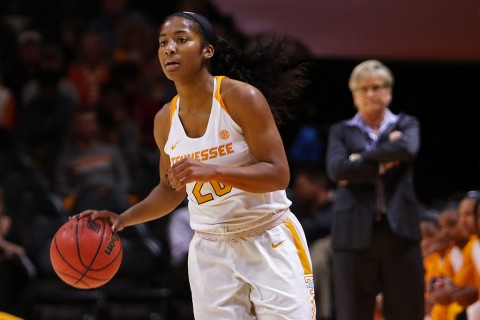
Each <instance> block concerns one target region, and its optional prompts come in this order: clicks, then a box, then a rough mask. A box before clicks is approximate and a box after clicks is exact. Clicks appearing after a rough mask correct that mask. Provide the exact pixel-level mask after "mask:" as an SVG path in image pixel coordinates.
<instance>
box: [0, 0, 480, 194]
mask: <svg viewBox="0 0 480 320" xmlns="http://www.w3.org/2000/svg"><path fill="white" fill-rule="evenodd" d="M99 2H100V1H97V0H84V1H77V0H44V1H36V0H3V1H1V3H0V17H1V19H2V21H3V22H4V21H5V19H10V18H11V17H12V16H27V17H33V18H34V19H35V20H36V21H37V22H38V24H39V25H42V26H43V28H44V30H45V31H46V33H47V34H48V33H50V34H55V32H56V31H57V28H58V22H59V21H61V20H64V19H78V18H82V17H89V16H93V15H95V14H96V13H98V12H99V10H100V9H99ZM193 2H195V1H193ZM198 2H201V1H198ZM176 3H177V1H172V0H158V1H151V0H135V1H131V3H130V6H131V7H132V8H135V9H138V10H141V11H143V12H144V13H145V15H147V16H148V17H149V18H150V19H151V21H152V23H159V22H160V21H161V19H162V18H163V17H164V16H165V14H167V13H170V12H171V11H172V10H174V8H175V6H176ZM213 3H214V4H215V5H217V7H218V8H219V10H220V11H221V12H222V13H224V14H226V15H230V16H231V18H232V21H233V22H234V24H235V25H236V26H237V27H238V28H239V30H241V31H242V32H244V33H246V34H247V35H249V36H253V35H256V34H259V33H262V32H274V33H275V34H277V35H285V34H287V35H289V36H292V37H295V38H297V39H299V40H300V41H302V42H303V43H304V44H305V45H306V46H308V47H309V49H310V51H311V53H312V55H313V57H314V59H315V60H316V62H317V69H316V70H315V78H314V83H313V84H312V86H311V88H310V90H309V98H310V99H311V102H312V103H313V104H314V105H315V107H316V112H315V116H314V117H313V118H309V120H310V121H312V122H316V123H317V124H319V125H321V126H323V127H324V128H328V126H329V125H330V124H331V123H333V122H335V121H338V120H340V119H343V118H346V117H349V116H351V115H353V113H354V109H353V105H352V101H351V96H350V93H349V91H348V89H347V81H348V76H349V74H350V72H351V70H352V68H353V67H354V66H355V65H356V64H357V63H358V62H360V61H362V60H364V59H368V58H378V59H381V60H382V61H383V62H385V63H386V64H387V65H388V66H390V67H391V69H392V71H393V73H394V75H395V78H396V85H395V88H394V92H393V94H394V99H393V104H392V109H393V111H395V112H400V111H404V112H407V113H410V114H412V115H415V116H417V117H418V118H419V120H420V122H421V125H422V147H421V152H420V155H419V158H418V162H417V167H416V183H417V190H418V195H419V197H420V199H421V200H422V201H424V202H426V203H428V202H432V201H434V200H436V199H438V198H445V197H448V196H450V195H452V194H453V193H456V192H459V191H466V190H469V189H476V188H480V186H479V181H480V179H479V178H480V174H479V169H480V168H479V160H478V154H479V152H478V150H476V149H477V147H478V142H477V141H478V137H479V135H478V129H479V125H480V122H479V118H478V115H477V114H478V110H477V109H478V108H479V106H480V105H479V99H478V96H479V94H478V92H479V88H480V86H479V85H480V81H479V79H480V4H479V3H478V1H476V0H462V1H456V0H405V1H399V0H385V1H381V2H379V1H372V0H338V1H318V0H301V1H294V0H261V1H258V0H228V1H226V0H214V1H213ZM2 35H3V33H2ZM0 43H1V44H0V59H2V61H8V58H9V57H10V56H11V54H12V53H13V51H14V50H13V48H14V45H15V43H14V42H12V39H10V38H6V37H3V36H2V37H1V38H0ZM293 125H294V124H293ZM289 130H290V129H288V128H283V129H282V132H283V133H284V134H288V132H289ZM284 137H285V138H286V139H287V140H288V139H289V138H290V137H289V136H284Z"/></svg>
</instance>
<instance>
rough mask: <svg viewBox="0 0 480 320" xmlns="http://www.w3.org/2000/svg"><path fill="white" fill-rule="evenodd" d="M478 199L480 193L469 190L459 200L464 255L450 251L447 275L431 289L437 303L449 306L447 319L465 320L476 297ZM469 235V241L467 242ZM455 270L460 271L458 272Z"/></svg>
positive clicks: (460, 242) (438, 280)
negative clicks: (467, 310) (475, 259)
mask: <svg viewBox="0 0 480 320" xmlns="http://www.w3.org/2000/svg"><path fill="white" fill-rule="evenodd" d="M479 199H480V194H478V193H471V192H469V193H467V194H466V195H465V197H464V198H463V199H462V200H461V201H460V203H459V206H458V213H459V220H458V226H459V228H463V230H464V231H461V230H459V231H458V232H459V234H458V235H460V236H461V235H462V232H464V233H465V234H464V235H463V236H464V237H465V238H464V239H463V240H460V241H459V242H458V243H457V245H458V246H461V245H462V243H464V246H463V249H462V255H461V257H460V258H459V257H457V258H455V253H454V251H451V252H449V256H450V258H449V260H448V261H449V262H447V263H446V264H445V267H444V269H443V273H444V276H443V277H442V278H439V279H437V281H435V283H434V284H433V286H432V290H431V292H430V295H431V296H432V297H433V298H434V299H435V302H436V303H438V304H440V305H443V306H449V307H448V312H447V314H448V319H462V317H464V315H465V314H466V310H465V307H467V306H469V305H470V304H472V303H474V302H475V301H476V300H477V296H478V288H477V280H476V275H475V273H476V272H475V265H474V261H473V259H472V250H473V248H474V245H475V244H476V243H477V241H478V237H477V233H478V231H477V227H476V221H475V214H474V212H475V209H476V208H477V207H478V203H479ZM458 235H457V236H458ZM467 236H468V239H469V240H468V242H465V241H466V237H467ZM457 240H458V239H457ZM455 270H458V271H457V272H455Z"/></svg>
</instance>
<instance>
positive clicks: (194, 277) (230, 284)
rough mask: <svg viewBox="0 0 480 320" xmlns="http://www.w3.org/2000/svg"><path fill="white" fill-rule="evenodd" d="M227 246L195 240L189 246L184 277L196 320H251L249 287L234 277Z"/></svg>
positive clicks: (196, 238)
mask: <svg viewBox="0 0 480 320" xmlns="http://www.w3.org/2000/svg"><path fill="white" fill-rule="evenodd" d="M229 246H230V244H228V243H225V242H221V241H211V240H206V239H202V238H200V237H198V236H195V237H194V238H193V240H192V242H191V245H190V249H189V257H188V273H189V279H190V287H191V291H192V301H193V309H194V314H195V319H196V320H199V319H200V320H201V319H204V320H215V319H251V311H252V304H251V302H250V298H249V294H250V287H249V285H247V284H246V283H245V282H244V281H243V280H241V279H240V278H238V277H236V276H235V274H234V271H233V269H232V263H231V260H230V259H229V258H228V256H229V254H228V251H229V250H231V248H229Z"/></svg>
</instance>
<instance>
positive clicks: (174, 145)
mask: <svg viewBox="0 0 480 320" xmlns="http://www.w3.org/2000/svg"><path fill="white" fill-rule="evenodd" d="M179 142H180V140H178V141H177V142H175V143H174V144H173V145H172V150H173V149H175V147H176V146H177V144H178V143H179Z"/></svg>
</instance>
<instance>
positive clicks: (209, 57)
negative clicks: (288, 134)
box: [81, 12, 315, 320]
mask: <svg viewBox="0 0 480 320" xmlns="http://www.w3.org/2000/svg"><path fill="white" fill-rule="evenodd" d="M282 49H285V48H284V46H283V45H282V42H281V41H279V42H277V43H276V44H272V45H269V46H265V47H263V48H257V51H256V52H255V53H252V54H243V53H241V52H238V51H235V50H233V49H231V48H230V47H228V46H227V43H226V42H225V40H223V39H222V38H220V37H218V36H217V35H216V34H215V33H214V31H213V28H212V25H211V24H210V23H209V22H208V21H207V19H206V18H205V17H203V16H201V15H199V14H195V13H191V12H181V13H175V14H173V15H170V16H169V17H167V18H166V20H165V21H164V22H163V24H162V25H161V28H160V36H159V49H158V57H159V61H160V64H161V66H162V68H163V71H164V72H165V74H166V76H167V77H168V78H169V79H170V80H172V81H173V82H174V83H175V86H176V89H177V93H178V95H177V96H176V97H174V99H173V100H172V101H171V102H170V103H167V104H166V105H165V106H164V107H163V108H162V109H161V110H160V111H159V112H158V114H157V115H156V117H155V120H154V121H155V122H154V134H155V139H156V142H157V144H158V147H159V149H160V152H161V156H160V177H161V179H160V183H159V184H158V186H156V187H155V188H154V189H153V190H152V191H151V193H150V194H149V195H148V196H147V197H146V198H145V199H144V200H143V201H141V202H139V203H138V204H136V205H135V206H133V207H131V208H130V209H128V210H126V211H125V212H123V213H122V214H120V215H117V214H115V213H112V212H109V211H96V210H87V211H84V212H83V213H82V214H81V216H87V215H92V218H99V217H103V218H108V219H110V221H111V223H112V228H113V229H114V230H122V229H123V228H125V227H127V226H131V225H133V224H138V223H143V222H146V221H149V220H152V219H156V218H159V217H162V216H164V215H166V214H167V213H169V212H171V211H172V210H174V209H175V208H176V207H177V206H178V205H179V204H180V203H181V202H182V200H183V199H184V197H185V193H186V195H187V197H188V202H189V211H190V215H191V220H190V224H191V226H192V228H193V229H194V230H195V236H194V237H193V239H192V241H191V244H190V250H189V258H188V259H189V262H188V264H189V278H190V286H191V289H192V296H193V306H194V314H195V318H196V319H204V320H212V319H254V318H256V319H298V320H303V319H315V306H314V299H313V298H314V297H313V279H312V269H311V261H310V256H309V252H308V249H307V246H306V241H305V236H304V233H303V230H302V228H301V226H300V224H299V223H298V221H297V219H296V217H295V216H294V215H293V214H292V213H291V212H290V210H289V206H290V204H291V202H290V200H289V199H287V197H286V194H285V190H284V189H285V188H286V187H287V185H288V182H289V169H288V164H287V158H286V155H285V151H284V147H283V143H282V140H281V137H280V134H279V132H278V129H277V127H276V124H275V115H278V112H279V109H278V108H276V107H281V106H285V104H284V103H283V102H285V101H286V100H294V99H295V98H297V97H298V94H299V92H300V90H301V89H302V88H303V87H304V86H305V85H306V84H307V83H308V81H306V68H305V65H304V64H302V63H297V64H296V63H292V61H294V60H292V57H291V56H288V54H290V53H289V51H286V50H282ZM236 53H237V54H236ZM292 53H293V54H295V52H292ZM235 58H236V59H235ZM231 62H234V63H235V64H233V63H231ZM246 65H248V68H245V67H244V66H246ZM225 70H227V71H225ZM218 74H220V75H222V76H216V75H218ZM225 76H228V77H225ZM234 79H236V80H234ZM239 80H240V81H239ZM247 82H248V83H250V84H247ZM252 84H254V85H255V86H254V85H252ZM258 88H262V92H261V91H260V90H259V89H258ZM274 91H275V93H274ZM274 99H277V100H274ZM282 99H283V101H282ZM267 101H268V102H267Z"/></svg>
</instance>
